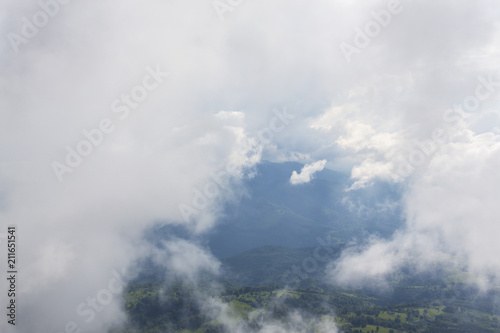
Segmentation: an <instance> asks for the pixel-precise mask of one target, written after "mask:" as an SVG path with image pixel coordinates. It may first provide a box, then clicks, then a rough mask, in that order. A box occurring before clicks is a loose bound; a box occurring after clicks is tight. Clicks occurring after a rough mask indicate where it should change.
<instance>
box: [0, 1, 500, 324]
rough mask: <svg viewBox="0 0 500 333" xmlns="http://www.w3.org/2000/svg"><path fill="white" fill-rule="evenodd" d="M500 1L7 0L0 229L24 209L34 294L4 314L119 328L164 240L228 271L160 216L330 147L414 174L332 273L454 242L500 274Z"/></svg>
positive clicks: (0, 64) (175, 264)
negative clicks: (161, 231)
mask: <svg viewBox="0 0 500 333" xmlns="http://www.w3.org/2000/svg"><path fill="white" fill-rule="evenodd" d="M499 16H500V8H499V6H498V4H497V3H496V2H495V1H492V0H491V1H487V0H480V1H474V2H470V1H451V0H449V1H439V2H435V1H410V0H401V1H400V2H398V1H371V2H360V1H359V2H355V1H331V0H328V1H327V0H318V1H314V2H304V1H298V0H276V1H272V2H269V1H263V0H254V1H244V0H241V1H238V0H231V1H230V0H221V1H200V0H198V1H189V2H187V1H182V0H169V1H160V0H145V1H141V2H140V3H138V2H136V1H131V0H121V1H112V0H108V1H106V0H103V1H78V0H71V1H68V0H65V1H63V0H59V1H56V0H42V1H40V2H38V1H28V0H26V1H14V0H5V1H2V4H1V5H0V29H1V35H2V38H1V42H0V73H1V75H0V228H1V229H0V233H1V234H0V241H1V242H2V244H1V245H0V246H2V249H1V251H3V252H1V253H5V246H6V245H5V243H6V239H5V233H6V231H7V226H8V225H12V224H13V225H16V226H17V232H18V244H17V245H18V247H17V249H18V252H17V254H18V256H19V261H18V262H19V266H18V269H19V275H18V285H17V288H18V295H19V299H21V300H22V302H19V304H18V318H19V322H18V323H19V325H17V326H16V327H15V330H12V329H13V328H12V327H11V325H8V324H7V323H6V322H5V320H2V321H1V322H0V328H1V330H2V332H4V331H6V332H10V331H12V332H30V333H32V332H57V333H59V332H64V331H71V330H75V329H76V328H75V327H77V328H78V329H81V330H82V331H83V332H85V331H94V332H97V331H105V329H106V328H108V327H110V326H111V325H113V324H116V323H120V322H121V321H122V320H123V318H124V314H123V312H122V311H121V307H120V302H119V294H120V291H119V289H120V288H119V287H120V286H123V285H124V284H125V283H126V281H128V280H129V279H131V278H132V277H133V276H134V274H136V273H137V272H136V268H137V262H140V260H141V259H143V258H145V257H147V256H151V255H154V256H157V257H158V258H162V256H167V257H166V258H169V259H168V260H164V261H165V262H166V264H167V265H169V267H170V268H171V269H172V270H173V271H175V272H178V273H179V275H180V276H186V277H188V278H192V279H196V276H197V275H199V274H200V272H203V271H207V270H208V271H209V272H212V273H214V274H216V273H217V271H218V269H219V264H218V262H217V260H216V259H215V258H214V257H213V256H212V255H211V254H210V252H209V250H208V249H206V248H204V247H202V246H201V245H199V244H191V243H186V242H184V241H179V242H174V243H168V244H167V245H168V246H166V247H165V249H166V250H165V251H166V252H165V253H156V252H155V249H151V248H150V246H149V245H148V244H146V243H144V242H143V241H142V235H143V232H144V230H146V229H147V228H148V227H151V226H152V225H153V224H154V223H157V222H158V221H162V222H164V223H172V224H178V225H184V226H186V227H188V228H189V230H190V231H191V232H192V233H193V234H203V233H206V232H209V231H210V230H211V229H212V228H213V227H214V226H215V225H216V224H217V217H218V216H219V214H220V212H221V207H222V205H223V204H224V203H225V202H227V201H228V200H238V198H239V197H240V196H241V195H243V192H244V189H243V188H242V180H243V179H244V178H245V177H248V176H249V175H251V173H252V171H251V170H252V168H253V167H255V166H256V165H258V164H259V163H260V162H261V161H263V160H270V161H274V162H283V161H298V162H301V163H304V164H307V165H309V166H310V168H309V169H307V168H305V169H303V170H302V171H301V170H297V173H296V175H290V177H291V179H290V181H291V182H292V180H293V179H294V180H295V181H298V182H299V183H300V182H307V181H308V180H310V179H311V178H310V177H311V176H312V177H314V175H313V174H314V171H317V170H320V169H322V168H323V167H326V168H330V169H334V170H341V171H345V172H348V173H349V174H350V175H351V178H352V179H351V180H352V184H351V187H350V188H349V189H348V191H350V190H356V189H359V188H365V187H369V186H371V184H372V183H373V182H374V181H385V182H389V183H398V184H400V185H401V186H402V188H403V189H404V193H403V195H402V199H401V200H402V206H403V207H404V218H405V221H406V222H405V226H404V227H403V228H402V229H401V230H399V231H398V232H397V233H396V234H395V236H394V237H393V238H392V239H389V240H379V239H376V238H373V239H372V240H370V242H369V243H368V244H365V245H363V247H356V246H355V247H353V248H351V249H349V250H348V251H346V252H345V253H344V254H343V256H342V260H341V262H340V263H338V264H336V265H333V266H332V267H331V270H330V272H329V274H330V276H331V278H332V280H333V281H336V282H339V283H346V284H349V283H369V281H374V280H375V281H383V280H384V279H385V278H386V277H387V276H388V275H389V274H391V273H392V272H394V271H395V270H397V269H398V268H399V267H401V266H402V265H404V264H405V263H408V262H414V263H415V265H416V267H415V269H419V270H426V269H428V267H430V266H432V264H433V263H436V262H439V261H440V260H446V258H448V259H449V258H452V260H454V261H456V264H457V265H460V266H463V267H466V268H467V269H468V270H469V271H470V272H471V273H472V274H473V275H474V277H475V281H477V283H478V284H479V285H480V286H481V288H483V289H487V288H489V287H490V286H491V285H492V283H494V276H495V274H496V273H498V272H500V259H499V257H498V256H495V255H492V254H495V253H498V251H499V250H500V245H498V244H500V243H499V242H498V241H497V235H498V234H499V231H500V226H499V224H498V221H497V218H496V217H497V216H499V213H500V212H499V210H500V209H499V208H498V207H499V206H498V204H497V198H498V197H499V194H500V193H499V192H500V189H499V187H498V186H497V184H499V183H500V175H499V173H498V171H497V168H496V167H497V165H499V162H500V117H499V116H500V113H499V96H500V94H499V91H500V72H499V71H498V68H499V66H498V65H499V61H500V58H499V56H500V46H499V45H500V43H498V41H499V37H500V35H499V31H500V29H499V23H498V22H500V20H499V18H500V17H499ZM295 186H300V184H296V185H295ZM185 261H189V262H190V263H192V265H189V266H187V267H186V266H184V265H181V264H179V263H182V262H185ZM6 264H7V263H6V260H1V261H0V269H1V270H2V271H6V270H7V267H6ZM0 288H3V289H2V290H0V292H1V295H5V294H6V290H5V285H2V286H0ZM3 299H5V297H3ZM96 300H97V302H98V303H99V304H97V305H95V302H96ZM92 302H94V303H92ZM92 304H94V305H95V306H94V307H92ZM82 313H83V315H82ZM75 325H76V326H75ZM9 330H10V331H9Z"/></svg>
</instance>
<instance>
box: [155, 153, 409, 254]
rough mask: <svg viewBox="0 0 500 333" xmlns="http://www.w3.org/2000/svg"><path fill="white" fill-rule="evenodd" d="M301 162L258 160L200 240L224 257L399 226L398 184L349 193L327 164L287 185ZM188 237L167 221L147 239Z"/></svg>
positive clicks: (343, 239)
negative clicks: (301, 180)
mask: <svg viewBox="0 0 500 333" xmlns="http://www.w3.org/2000/svg"><path fill="white" fill-rule="evenodd" d="M303 166H304V165H303V164H300V163H297V162H285V163H272V162H262V163H260V164H259V165H258V166H257V167H256V168H255V170H254V172H252V174H253V177H251V178H248V179H246V180H245V181H244V182H243V187H244V192H245V193H246V195H244V196H243V197H242V198H241V199H240V200H236V201H235V202H230V203H227V204H226V205H225V206H224V207H223V210H222V213H221V214H220V216H221V217H220V218H219V220H218V221H217V226H216V227H215V228H214V229H213V230H212V231H211V232H210V234H208V235H205V236H204V237H205V238H204V239H202V242H204V243H205V244H206V245H207V246H208V247H209V248H210V250H211V252H212V253H213V254H214V255H215V256H217V257H218V258H226V257H230V256H233V255H236V254H238V253H242V252H244V251H247V250H250V249H254V248H257V247H260V246H266V245H277V246H283V247H289V248H306V247H316V246H317V245H318V243H319V242H320V240H319V239H323V240H324V239H327V238H328V239H329V242H330V243H332V242H333V243H337V244H343V243H347V242H349V241H351V240H353V239H355V238H357V239H358V240H359V239H363V238H366V237H367V236H368V235H372V234H376V235H378V236H379V237H389V236H390V235H391V234H392V233H393V232H394V231H395V230H396V229H397V228H398V227H400V226H401V225H402V219H401V210H400V206H399V201H400V195H399V192H400V191H399V189H398V188H397V186H395V185H389V184H386V183H383V182H375V183H374V184H372V185H371V186H369V187H367V188H363V189H358V190H349V191H348V190H347V189H348V188H349V187H350V186H351V185H352V180H351V179H350V178H349V176H348V175H346V174H345V173H342V172H338V171H333V170H329V169H326V168H325V169H323V170H322V171H320V172H317V173H316V174H315V175H314V177H313V179H312V180H311V181H310V182H309V183H305V184H300V185H292V184H290V181H289V180H290V177H291V175H292V172H293V171H297V172H300V170H301V169H302V167H303ZM190 235H191V233H190V232H187V231H186V230H184V229H183V227H182V226H174V225H170V224H167V225H160V226H158V227H156V228H154V229H152V230H150V232H149V233H148V235H147V237H148V238H149V240H150V241H151V242H153V243H159V242H161V241H162V240H163V239H168V238H170V237H178V238H189V237H191V236H190ZM198 240H199V239H198Z"/></svg>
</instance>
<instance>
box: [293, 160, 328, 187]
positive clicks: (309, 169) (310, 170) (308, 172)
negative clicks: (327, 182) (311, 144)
mask: <svg viewBox="0 0 500 333" xmlns="http://www.w3.org/2000/svg"><path fill="white" fill-rule="evenodd" d="M325 165H326V160H320V161H316V162H314V163H310V164H306V165H304V167H303V168H302V169H301V170H300V173H297V171H293V172H292V176H291V177H290V184H292V185H298V184H305V183H309V182H310V181H311V179H312V177H313V176H314V174H315V173H316V172H318V171H321V170H323V169H324V168H325Z"/></svg>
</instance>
